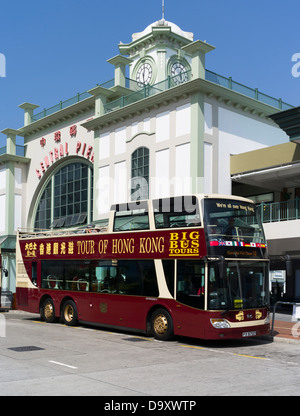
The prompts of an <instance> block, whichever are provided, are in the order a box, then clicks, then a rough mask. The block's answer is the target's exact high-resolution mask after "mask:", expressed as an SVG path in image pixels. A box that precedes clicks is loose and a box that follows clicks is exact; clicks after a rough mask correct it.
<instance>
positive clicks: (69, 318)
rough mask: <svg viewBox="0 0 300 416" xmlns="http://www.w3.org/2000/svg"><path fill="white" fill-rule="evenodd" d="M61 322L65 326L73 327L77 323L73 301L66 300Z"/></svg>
mask: <svg viewBox="0 0 300 416" xmlns="http://www.w3.org/2000/svg"><path fill="white" fill-rule="evenodd" d="M61 315H62V320H63V322H64V323H65V324H66V325H69V326H75V325H77V323H78V313H77V307H76V305H75V302H73V300H67V301H66V302H65V303H64V305H63V308H62V314H61Z"/></svg>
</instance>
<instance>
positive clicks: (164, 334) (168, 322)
mask: <svg viewBox="0 0 300 416" xmlns="http://www.w3.org/2000/svg"><path fill="white" fill-rule="evenodd" d="M151 331H152V334H153V336H154V338H156V339H158V340H160V341H168V340H170V339H172V338H173V321H172V318H171V315H170V314H169V312H168V311H167V310H166V309H162V308H161V309H156V311H154V313H153V314H152V316H151Z"/></svg>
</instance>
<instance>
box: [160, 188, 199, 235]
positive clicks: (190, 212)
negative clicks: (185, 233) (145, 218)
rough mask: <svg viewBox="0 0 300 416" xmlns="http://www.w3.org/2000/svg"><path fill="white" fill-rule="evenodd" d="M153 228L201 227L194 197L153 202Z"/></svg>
mask: <svg viewBox="0 0 300 416" xmlns="http://www.w3.org/2000/svg"><path fill="white" fill-rule="evenodd" d="M153 210H154V219H155V228H157V229H160V228H180V227H195V226H199V225H201V221H200V213H199V207H198V201H197V198H196V197H195V196H190V197H184V196H183V197H172V198H163V199H156V200H154V201H153Z"/></svg>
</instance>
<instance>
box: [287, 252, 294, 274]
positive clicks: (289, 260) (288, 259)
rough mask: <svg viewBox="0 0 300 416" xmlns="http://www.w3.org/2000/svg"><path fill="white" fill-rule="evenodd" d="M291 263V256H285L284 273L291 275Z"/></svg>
mask: <svg viewBox="0 0 300 416" xmlns="http://www.w3.org/2000/svg"><path fill="white" fill-rule="evenodd" d="M292 266H293V263H292V260H291V257H290V256H289V255H286V256H285V267H286V275H287V276H289V277H290V276H292V274H293V267H292Z"/></svg>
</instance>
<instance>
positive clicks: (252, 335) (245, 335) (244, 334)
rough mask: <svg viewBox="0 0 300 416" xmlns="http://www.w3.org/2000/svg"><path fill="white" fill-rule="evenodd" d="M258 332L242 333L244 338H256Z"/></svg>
mask: <svg viewBox="0 0 300 416" xmlns="http://www.w3.org/2000/svg"><path fill="white" fill-rule="evenodd" d="M255 335H256V331H250V332H242V337H255Z"/></svg>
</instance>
